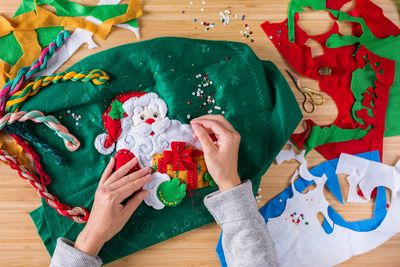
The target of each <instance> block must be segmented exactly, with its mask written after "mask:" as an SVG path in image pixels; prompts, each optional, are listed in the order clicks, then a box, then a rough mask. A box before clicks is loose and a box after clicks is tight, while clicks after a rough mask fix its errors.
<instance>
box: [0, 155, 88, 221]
mask: <svg viewBox="0 0 400 267" xmlns="http://www.w3.org/2000/svg"><path fill="white" fill-rule="evenodd" d="M0 161H2V162H4V163H8V165H10V167H11V168H12V169H14V170H17V171H18V174H19V176H20V177H21V178H23V179H26V180H28V181H29V183H30V184H31V185H32V186H33V187H34V188H35V189H36V192H37V193H38V194H39V195H40V196H41V197H43V198H44V199H45V200H46V202H47V204H49V205H50V207H52V208H54V209H55V210H56V211H57V213H58V214H60V215H63V216H67V217H69V218H71V219H72V220H73V221H75V222H77V223H85V222H87V221H88V219H89V212H88V211H87V210H86V209H85V208H83V207H73V208H71V207H70V206H68V205H66V204H63V203H61V202H60V201H59V200H58V199H57V197H55V196H54V195H52V194H50V193H49V192H48V191H47V188H46V187H45V186H43V185H42V184H41V183H40V182H39V179H38V178H37V176H36V175H34V174H32V173H31V172H30V170H29V169H27V168H25V167H23V166H21V165H20V164H19V162H18V160H17V159H16V158H15V157H13V156H11V155H9V154H8V153H7V151H5V150H0Z"/></svg>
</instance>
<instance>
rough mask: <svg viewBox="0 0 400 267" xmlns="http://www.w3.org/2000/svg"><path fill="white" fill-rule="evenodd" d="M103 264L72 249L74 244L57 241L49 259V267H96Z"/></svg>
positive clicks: (61, 240) (97, 258)
mask: <svg viewBox="0 0 400 267" xmlns="http://www.w3.org/2000/svg"><path fill="white" fill-rule="evenodd" d="M102 263H103V262H102V261H101V259H100V258H99V257H96V258H93V257H92V256H89V255H87V254H85V253H83V252H82V251H80V250H78V249H76V248H74V242H71V241H69V240H67V239H64V238H59V239H57V246H56V249H55V251H54V254H53V257H52V258H51V263H50V267H98V266H101V264H102Z"/></svg>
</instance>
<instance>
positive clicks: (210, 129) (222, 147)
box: [190, 115, 241, 192]
mask: <svg viewBox="0 0 400 267" xmlns="http://www.w3.org/2000/svg"><path fill="white" fill-rule="evenodd" d="M190 124H191V125H192V128H193V131H194V134H195V136H196V137H197V138H198V139H199V141H200V144H201V146H202V148H203V152H204V158H205V161H206V165H207V169H208V172H209V173H210V174H211V176H212V177H213V179H214V181H215V182H216V184H217V185H218V187H219V189H220V191H221V192H224V191H227V190H229V189H231V188H234V187H235V186H237V185H239V184H240V183H241V181H240V178H239V174H238V172H237V162H238V153H239V144H240V135H239V133H238V132H236V131H235V129H234V128H233V127H232V125H231V124H230V123H229V122H228V121H227V120H226V119H225V118H224V117H223V116H222V115H205V116H201V117H198V118H195V119H193V120H191V122H190ZM210 134H214V135H215V137H216V138H217V141H216V142H215V143H214V142H213V141H212V139H211V137H210Z"/></svg>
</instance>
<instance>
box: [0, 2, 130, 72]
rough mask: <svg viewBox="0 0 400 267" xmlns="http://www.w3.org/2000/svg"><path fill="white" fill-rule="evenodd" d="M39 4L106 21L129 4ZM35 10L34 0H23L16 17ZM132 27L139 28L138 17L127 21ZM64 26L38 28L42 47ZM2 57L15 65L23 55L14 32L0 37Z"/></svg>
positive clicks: (63, 13) (64, 13)
mask: <svg viewBox="0 0 400 267" xmlns="http://www.w3.org/2000/svg"><path fill="white" fill-rule="evenodd" d="M36 3H37V4H38V5H43V4H48V5H50V6H52V7H54V8H55V10H56V14H57V15H58V16H68V17H87V16H92V17H95V18H96V19H98V20H101V21H105V20H107V19H110V18H113V17H116V16H120V15H122V14H125V13H126V9H127V8H128V5H122V4H121V5H100V6H96V5H95V6H84V5H81V4H78V3H75V2H71V1H67V0H37V1H36ZM32 10H35V4H34V0H23V1H22V3H21V5H20V6H19V8H18V10H17V12H16V13H15V14H14V17H16V16H19V15H21V14H25V13H27V12H29V11H32ZM125 23H126V24H129V25H131V26H132V27H135V28H137V19H133V20H130V21H127V22H125ZM61 30H62V27H46V28H39V29H37V30H36V33H37V35H38V41H39V45H40V46H41V47H46V46H48V45H49V44H50V43H51V42H52V41H53V40H55V39H56V37H57V34H58V33H59V32H60V31H61ZM5 47H7V49H0V59H1V60H3V61H5V62H6V63H8V64H11V65H14V64H15V63H16V62H17V61H18V59H19V58H20V57H21V56H22V50H21V46H20V45H19V43H18V41H17V40H16V39H15V37H14V34H12V33H11V34H8V35H6V36H4V37H1V38H0V48H5Z"/></svg>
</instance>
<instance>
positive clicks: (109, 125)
mask: <svg viewBox="0 0 400 267" xmlns="http://www.w3.org/2000/svg"><path fill="white" fill-rule="evenodd" d="M144 94H146V92H137V91H133V92H128V93H124V94H120V95H117V96H116V97H115V98H114V99H113V100H112V101H111V104H110V106H109V107H108V108H107V110H106V111H105V112H104V113H103V116H102V120H103V125H104V129H106V131H107V138H106V140H105V142H104V147H105V148H109V147H111V146H112V145H113V144H114V143H115V141H117V139H118V137H119V135H120V134H121V121H120V120H119V119H112V118H111V117H110V116H108V113H110V111H111V108H112V103H113V102H114V101H115V100H118V101H119V102H121V103H124V102H125V101H126V100H128V99H130V98H131V97H141V96H142V95H144ZM126 116H127V115H126V114H124V117H126Z"/></svg>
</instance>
